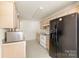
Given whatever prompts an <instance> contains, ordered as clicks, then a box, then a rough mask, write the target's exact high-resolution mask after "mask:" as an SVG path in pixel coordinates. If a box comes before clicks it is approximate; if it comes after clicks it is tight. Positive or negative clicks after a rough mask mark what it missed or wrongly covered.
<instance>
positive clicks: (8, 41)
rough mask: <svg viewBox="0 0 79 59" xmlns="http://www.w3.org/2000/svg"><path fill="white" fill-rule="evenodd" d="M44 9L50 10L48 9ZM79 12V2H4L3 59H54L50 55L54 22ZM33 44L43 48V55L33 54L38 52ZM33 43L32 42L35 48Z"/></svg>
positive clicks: (1, 12) (1, 6) (1, 22)
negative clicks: (51, 31) (51, 26)
mask: <svg viewBox="0 0 79 59" xmlns="http://www.w3.org/2000/svg"><path fill="white" fill-rule="evenodd" d="M56 3H58V5H54V4H56ZM42 6H43V7H44V8H46V9H44V8H43V7H42ZM7 7H8V8H7ZM48 7H49V8H48ZM52 7H54V8H52ZM55 7H56V8H55ZM52 10H53V11H52ZM49 11H51V12H49ZM78 12H79V2H75V1H71V2H70V1H68V2H65V1H64V2H62V1H61V2H56V1H52V2H51V1H49V2H42V1H40V2H37V1H35V2H30V1H28V2H27V1H26V2H24V1H15V2H11V1H10V2H0V18H1V20H0V28H1V29H0V33H1V36H0V37H1V41H0V44H1V45H0V46H1V48H2V50H0V51H1V54H2V56H1V57H2V58H7V57H8V58H35V57H38V58H42V57H44V58H47V57H48V58H50V56H51V57H52V55H51V53H49V52H50V51H49V50H50V45H49V44H51V43H50V36H49V35H50V32H49V30H50V20H53V19H56V18H60V17H63V16H66V15H69V14H73V13H78ZM5 19H6V20H5ZM60 19H61V18H60ZM61 20H62V19H61ZM5 32H6V33H5ZM33 41H36V42H37V44H38V45H40V46H41V48H39V53H36V52H35V51H34V52H35V55H34V52H33V51H31V49H32V50H35V48H34V49H33V47H32V44H34V43H33ZM30 42H32V44H31V43H30ZM38 45H37V46H38ZM35 46H36V45H35ZM28 48H29V49H28ZM30 48H31V49H30ZM42 48H43V50H42V51H41V52H42V53H41V52H40V49H42ZM37 49H38V48H37ZM37 49H36V50H37ZM27 50H28V51H29V52H28V51H27ZM30 51H31V52H30ZM17 52H18V53H17ZM37 52H38V51H37ZM43 52H44V54H45V53H46V55H44V54H43ZM49 54H50V56H49ZM29 55H31V56H29ZM42 55H43V56H42ZM55 57H58V55H56V56H55Z"/></svg>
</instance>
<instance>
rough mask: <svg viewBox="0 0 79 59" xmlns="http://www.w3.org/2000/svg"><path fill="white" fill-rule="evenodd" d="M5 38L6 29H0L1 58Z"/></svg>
mask: <svg viewBox="0 0 79 59" xmlns="http://www.w3.org/2000/svg"><path fill="white" fill-rule="evenodd" d="M4 38H5V30H4V29H0V58H1V53H2V51H1V50H2V49H1V45H2V40H3V39H4Z"/></svg>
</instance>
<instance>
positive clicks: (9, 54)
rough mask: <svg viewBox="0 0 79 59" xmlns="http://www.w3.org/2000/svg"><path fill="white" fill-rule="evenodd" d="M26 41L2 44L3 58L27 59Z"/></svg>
mask: <svg viewBox="0 0 79 59" xmlns="http://www.w3.org/2000/svg"><path fill="white" fill-rule="evenodd" d="M25 57H26V41H21V42H14V43H5V44H2V58H25Z"/></svg>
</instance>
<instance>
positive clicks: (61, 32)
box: [49, 13, 79, 58]
mask: <svg viewBox="0 0 79 59" xmlns="http://www.w3.org/2000/svg"><path fill="white" fill-rule="evenodd" d="M49 55H50V56H51V57H53V58H76V57H79V15H78V13H73V14H69V15H66V16H63V17H59V18H56V19H53V20H51V21H50V41H49Z"/></svg>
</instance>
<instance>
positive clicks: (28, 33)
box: [20, 20, 40, 40]
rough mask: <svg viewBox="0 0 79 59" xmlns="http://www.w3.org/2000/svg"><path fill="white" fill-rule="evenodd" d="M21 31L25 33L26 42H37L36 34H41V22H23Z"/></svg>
mask: <svg viewBox="0 0 79 59" xmlns="http://www.w3.org/2000/svg"><path fill="white" fill-rule="evenodd" d="M20 25H21V27H20V30H21V31H23V33H24V38H25V39H26V40H35V39H36V32H39V29H40V22H39V21H35V20H21V24H20Z"/></svg>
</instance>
